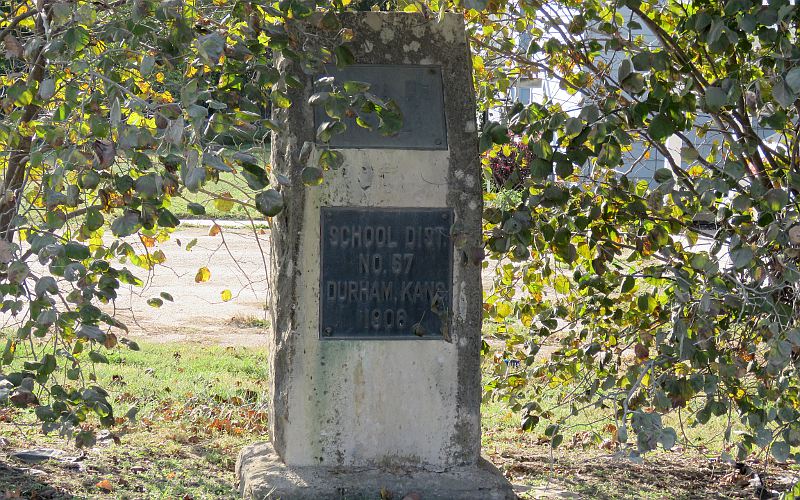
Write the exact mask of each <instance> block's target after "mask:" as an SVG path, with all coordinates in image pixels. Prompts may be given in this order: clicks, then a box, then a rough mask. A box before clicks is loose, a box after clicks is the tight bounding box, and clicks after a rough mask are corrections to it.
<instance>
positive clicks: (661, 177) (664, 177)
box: [653, 168, 673, 184]
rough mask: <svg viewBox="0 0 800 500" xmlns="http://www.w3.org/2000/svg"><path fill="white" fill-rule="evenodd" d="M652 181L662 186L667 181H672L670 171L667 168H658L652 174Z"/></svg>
mask: <svg viewBox="0 0 800 500" xmlns="http://www.w3.org/2000/svg"><path fill="white" fill-rule="evenodd" d="M653 179H654V180H655V181H656V182H658V183H659V184H663V183H665V182H667V181H671V180H673V177H672V170H670V169H668V168H659V169H658V170H656V171H655V173H654V174H653Z"/></svg>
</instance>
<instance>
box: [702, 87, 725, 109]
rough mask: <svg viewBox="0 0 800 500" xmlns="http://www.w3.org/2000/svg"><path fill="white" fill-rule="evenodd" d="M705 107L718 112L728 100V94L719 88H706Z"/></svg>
mask: <svg viewBox="0 0 800 500" xmlns="http://www.w3.org/2000/svg"><path fill="white" fill-rule="evenodd" d="M705 100H706V106H708V109H710V110H711V111H719V109H720V108H721V107H722V106H724V105H725V103H726V102H727V100H728V94H727V93H725V91H724V90H722V89H721V88H719V87H706V95H705Z"/></svg>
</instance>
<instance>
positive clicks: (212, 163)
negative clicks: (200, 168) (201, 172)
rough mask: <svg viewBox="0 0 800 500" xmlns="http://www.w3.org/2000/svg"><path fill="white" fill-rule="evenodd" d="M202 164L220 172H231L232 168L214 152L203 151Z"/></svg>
mask: <svg viewBox="0 0 800 500" xmlns="http://www.w3.org/2000/svg"><path fill="white" fill-rule="evenodd" d="M203 165H205V166H207V167H211V168H213V169H215V170H219V171H220V172H233V169H231V167H229V166H228V165H227V164H226V163H225V162H224V161H222V158H220V157H219V155H217V154H215V153H209V152H203Z"/></svg>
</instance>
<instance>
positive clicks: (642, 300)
mask: <svg viewBox="0 0 800 500" xmlns="http://www.w3.org/2000/svg"><path fill="white" fill-rule="evenodd" d="M657 305H658V303H657V302H656V299H655V297H653V296H652V295H650V294H649V293H646V294H644V295H640V296H639V298H638V299H636V307H638V308H639V310H640V311H642V312H643V313H647V314H649V313H651V312H653V311H655V310H656V306H657Z"/></svg>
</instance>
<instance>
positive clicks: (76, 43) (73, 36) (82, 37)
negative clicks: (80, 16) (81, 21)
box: [64, 25, 89, 52]
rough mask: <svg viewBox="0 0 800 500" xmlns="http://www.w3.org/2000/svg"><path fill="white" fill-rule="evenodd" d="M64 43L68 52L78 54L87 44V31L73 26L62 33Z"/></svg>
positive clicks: (79, 26) (81, 27)
mask: <svg viewBox="0 0 800 500" xmlns="http://www.w3.org/2000/svg"><path fill="white" fill-rule="evenodd" d="M64 43H66V44H67V47H69V49H70V50H72V51H74V52H78V51H80V50H81V49H83V48H84V47H86V44H88V43H89V31H88V30H87V29H86V28H85V27H83V26H81V25H78V26H73V27H71V28H69V29H68V30H67V31H65V32H64Z"/></svg>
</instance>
